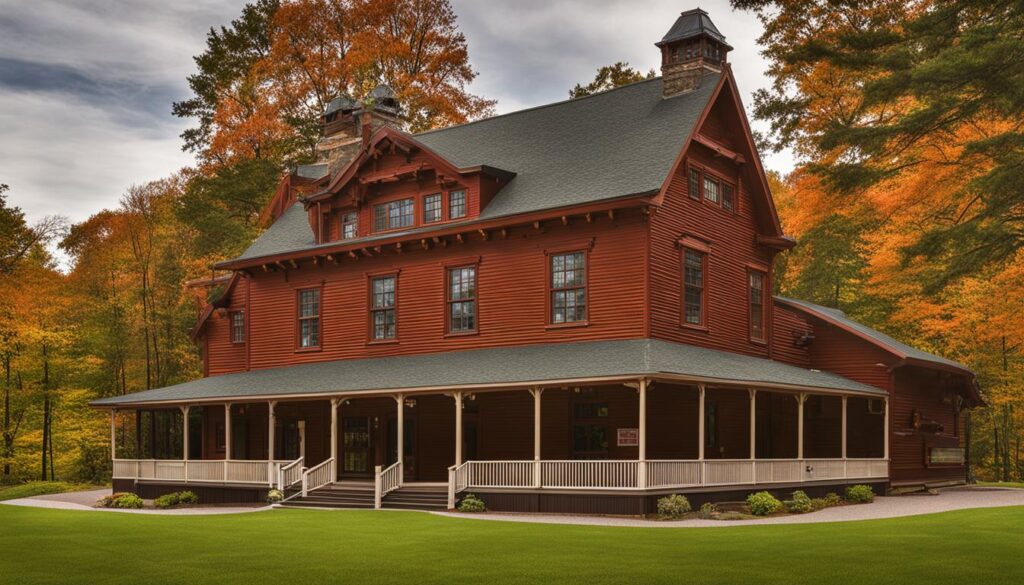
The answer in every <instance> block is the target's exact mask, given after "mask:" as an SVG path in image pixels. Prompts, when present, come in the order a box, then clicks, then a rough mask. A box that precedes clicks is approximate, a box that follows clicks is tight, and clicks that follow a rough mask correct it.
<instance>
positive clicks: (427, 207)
mask: <svg viewBox="0 0 1024 585" xmlns="http://www.w3.org/2000/svg"><path fill="white" fill-rule="evenodd" d="M435 221H441V194H440V193H434V194H433V195H427V196H426V197H424V198H423V223H434V222H435Z"/></svg>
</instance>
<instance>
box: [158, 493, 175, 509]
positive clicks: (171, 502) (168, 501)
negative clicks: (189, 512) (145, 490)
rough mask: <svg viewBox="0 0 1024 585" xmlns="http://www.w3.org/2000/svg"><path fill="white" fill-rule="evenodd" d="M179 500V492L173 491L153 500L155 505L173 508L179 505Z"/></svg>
mask: <svg viewBox="0 0 1024 585" xmlns="http://www.w3.org/2000/svg"><path fill="white" fill-rule="evenodd" d="M179 501H180V500H178V492H172V493H169V494H164V495H162V496H160V497H159V498H157V499H155V500H153V505H154V506H156V507H157V508H173V507H174V506H177V505H178V503H179Z"/></svg>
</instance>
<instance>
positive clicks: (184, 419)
mask: <svg viewBox="0 0 1024 585" xmlns="http://www.w3.org/2000/svg"><path fill="white" fill-rule="evenodd" d="M179 408H180V409H181V448H182V452H181V459H182V461H184V462H185V463H184V466H185V469H184V474H185V475H184V477H185V481H186V482H187V481H188V412H189V410H191V409H192V407H191V406H180V407H179Z"/></svg>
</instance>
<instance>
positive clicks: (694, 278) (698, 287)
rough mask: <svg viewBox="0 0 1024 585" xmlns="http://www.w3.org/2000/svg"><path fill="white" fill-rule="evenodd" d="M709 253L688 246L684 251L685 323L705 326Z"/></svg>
mask: <svg viewBox="0 0 1024 585" xmlns="http://www.w3.org/2000/svg"><path fill="white" fill-rule="evenodd" d="M706 260H707V255H706V254H704V253H703V252H698V251H697V250H690V249H688V248H686V249H684V251H683V323H684V324H686V325H696V326H703V325H704V324H705V323H704V267H705V262H706Z"/></svg>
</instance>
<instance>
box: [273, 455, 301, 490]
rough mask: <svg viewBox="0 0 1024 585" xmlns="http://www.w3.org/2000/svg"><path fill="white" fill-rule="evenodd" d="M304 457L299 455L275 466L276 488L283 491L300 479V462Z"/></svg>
mask: <svg viewBox="0 0 1024 585" xmlns="http://www.w3.org/2000/svg"><path fill="white" fill-rule="evenodd" d="M304 462H305V458H304V457H299V458H298V459H296V460H295V461H292V462H291V463H285V464H283V465H281V466H280V467H278V468H277V489H279V490H281V491H284V490H286V489H288V488H290V487H292V486H293V485H295V484H297V483H299V482H300V481H302V472H303V468H302V464H303V463H304Z"/></svg>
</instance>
